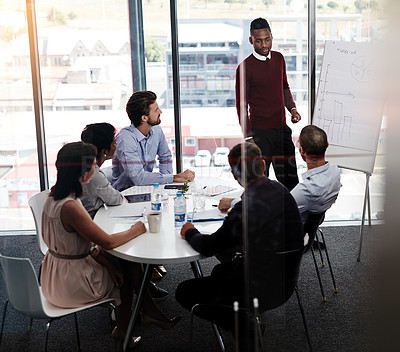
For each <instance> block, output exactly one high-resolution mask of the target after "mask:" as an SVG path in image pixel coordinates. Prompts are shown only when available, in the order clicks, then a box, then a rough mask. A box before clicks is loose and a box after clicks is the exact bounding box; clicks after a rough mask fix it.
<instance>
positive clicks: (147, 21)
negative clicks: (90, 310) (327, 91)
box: [0, 0, 385, 230]
mask: <svg viewBox="0 0 400 352" xmlns="http://www.w3.org/2000/svg"><path fill="white" fill-rule="evenodd" d="M177 7H178V24H179V25H178V41H179V45H178V46H179V62H180V66H179V74H180V93H181V96H180V99H181V115H182V116H181V131H182V141H181V143H182V144H181V145H182V154H183V159H182V162H183V165H182V169H186V168H191V169H193V170H195V171H196V175H199V176H217V177H220V178H231V177H232V176H231V173H230V169H229V165H228V164H227V151H228V150H229V149H230V148H231V147H232V146H233V145H235V144H236V143H238V142H240V141H242V133H241V128H240V126H239V123H238V118H237V114H236V108H235V71H236V67H237V65H238V64H239V63H240V62H241V61H242V60H243V59H244V58H245V57H247V56H248V55H250V54H251V52H252V46H251V45H250V43H249V41H248V37H249V24H250V22H251V20H252V19H254V18H256V17H264V18H266V19H267V20H268V21H269V22H270V25H271V28H272V33H273V47H272V49H273V50H277V51H279V52H281V53H282V54H283V55H284V57H285V60H286V67H287V76H288V80H289V84H290V87H291V91H292V94H293V97H294V100H295V102H296V104H297V108H298V111H299V112H300V114H301V116H302V121H301V122H300V123H298V124H292V123H291V122H290V118H288V125H289V127H291V128H292V130H293V139H294V141H295V142H296V141H297V138H298V135H299V132H300V130H301V128H302V127H304V126H305V125H307V124H309V123H310V122H311V118H312V116H309V112H308V99H309V97H308V51H307V50H308V49H307V48H308V39H307V38H308V18H307V11H308V9H307V1H306V0H259V1H256V0H241V1H240V0H202V1H193V0H187V1H182V2H179V1H178V2H177ZM316 9H317V18H316V21H317V22H316V33H315V34H316V63H317V77H316V79H317V81H318V79H319V75H318V72H319V69H320V66H321V62H322V57H323V50H324V43H325V41H326V40H344V41H368V42H370V41H371V42H373V41H379V40H380V39H381V38H382V36H383V35H384V33H383V31H384V27H385V26H384V24H385V23H384V14H385V9H384V1H383V0H377V1H362V0H357V1H356V0H337V1H318V2H317V6H316ZM169 16H170V12H169V3H168V2H165V1H161V0H146V1H144V2H143V22H144V28H143V33H144V40H145V56H146V85H147V89H148V90H152V91H154V92H156V94H157V96H158V103H159V105H160V107H161V109H162V110H163V114H162V116H161V120H162V123H161V127H162V128H163V130H164V133H165V136H166V138H167V141H168V144H169V146H170V149H171V151H172V152H173V153H174V152H175V144H176V140H175V133H174V128H175V127H174V110H173V107H174V100H173V85H172V58H171V55H172V52H171V25H170V17H169ZM36 20H37V31H38V47H39V55H40V66H41V72H40V73H41V88H42V96H43V110H44V129H45V138H46V151H47V161H48V168H49V181H50V185H52V184H54V182H55V176H56V171H55V167H54V162H55V157H56V153H57V151H58V150H59V149H60V147H61V146H62V145H63V144H65V143H68V142H72V141H77V140H79V139H80V133H81V131H82V129H83V128H84V127H85V125H86V124H88V123H95V122H109V123H111V124H113V125H114V126H115V127H116V129H117V130H119V129H121V128H123V127H125V126H127V125H128V124H129V123H130V122H129V119H128V117H127V115H126V112H125V104H126V102H127V100H128V99H129V97H130V95H131V94H132V71H131V57H130V54H131V49H130V37H129V19H128V4H127V1H126V0H102V1H93V0H86V1H79V2H78V1H75V0H71V1H68V2H61V1H54V0H53V1H50V0H36ZM0 92H1V94H0V131H1V136H2V138H1V139H0V213H1V216H0V230H29V229H33V228H34V223H33V218H32V215H31V212H30V209H29V207H28V200H29V198H30V197H31V196H33V195H34V194H35V193H37V192H39V191H40V183H39V174H38V161H37V160H38V159H37V151H36V132H35V116H34V109H33V93H32V76H31V68H30V51H29V40H28V32H27V19H26V4H25V1H23V0H14V1H12V2H2V3H1V4H0ZM288 115H289V114H288ZM384 146H385V124H384V123H383V124H382V128H381V135H380V138H379V142H378V153H377V158H376V163H375V169H374V172H373V175H372V178H371V181H370V197H371V215H372V218H373V219H374V218H377V219H380V218H381V217H382V213H383V202H384V172H385V165H384ZM296 161H297V166H298V173H299V175H301V174H302V173H303V172H304V171H305V170H306V165H305V163H304V162H303V161H302V160H301V157H300V155H299V153H298V150H297V149H296ZM174 165H175V163H174ZM106 166H110V164H107V165H106ZM271 178H274V175H273V172H272V173H271ZM342 184H343V187H342V189H341V192H340V195H339V198H338V200H337V202H336V204H334V206H333V207H332V208H331V209H330V210H329V212H327V220H332V221H336V220H359V219H360V218H361V212H362V204H363V198H364V191H365V174H363V173H361V172H355V171H352V170H348V169H343V170H342Z"/></svg>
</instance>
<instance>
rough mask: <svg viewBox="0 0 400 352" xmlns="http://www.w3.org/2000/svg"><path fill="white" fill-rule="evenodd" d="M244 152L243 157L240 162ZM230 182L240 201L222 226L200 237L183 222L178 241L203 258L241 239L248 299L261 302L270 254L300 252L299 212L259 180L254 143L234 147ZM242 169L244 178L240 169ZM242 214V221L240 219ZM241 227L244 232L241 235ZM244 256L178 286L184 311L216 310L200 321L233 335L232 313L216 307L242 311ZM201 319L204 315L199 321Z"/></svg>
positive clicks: (261, 166)
mask: <svg viewBox="0 0 400 352" xmlns="http://www.w3.org/2000/svg"><path fill="white" fill-rule="evenodd" d="M243 149H244V153H245V154H244V155H245V158H243V157H242V152H243ZM228 160H229V164H230V166H231V169H232V174H233V176H234V178H235V179H236V180H237V181H238V182H239V184H241V185H242V186H243V187H244V188H245V190H244V192H243V194H242V196H241V200H240V201H239V202H238V203H237V204H236V205H235V206H234V207H233V209H232V210H231V211H230V212H229V214H228V216H227V217H226V219H225V220H224V222H223V224H222V226H221V227H220V228H219V229H218V230H217V231H216V232H214V233H213V234H211V235H202V234H201V233H200V232H199V231H198V230H197V229H196V228H195V227H194V226H193V224H191V223H189V222H187V223H185V224H184V225H183V227H182V230H181V236H182V238H184V239H186V241H188V242H189V243H190V245H191V246H192V247H193V248H194V249H195V250H197V251H198V252H200V253H201V254H203V255H206V256H212V255H215V254H217V253H220V252H224V251H226V250H227V249H230V248H232V247H235V246H242V245H243V239H244V236H247V243H248V244H249V247H248V252H247V253H252V255H251V257H249V263H250V267H249V271H248V272H249V274H250V275H249V277H248V278H249V280H250V291H251V293H252V294H253V295H252V296H251V297H258V298H259V299H260V309H261V310H262V309H263V305H264V304H265V303H263V300H262V297H263V296H264V292H266V291H268V289H270V288H268V287H267V286H268V284H267V283H266V280H265V272H266V269H267V268H268V265H269V264H270V263H271V260H272V258H273V254H274V253H276V252H278V251H284V250H296V249H302V248H303V231H302V228H303V226H302V223H301V219H300V214H299V210H298V208H297V205H296V202H295V200H294V199H293V197H292V196H291V194H290V192H289V191H288V190H287V188H286V187H284V186H283V185H282V184H281V183H279V182H277V181H272V180H270V179H268V178H267V177H266V176H265V175H264V171H265V161H264V160H263V158H262V156H261V151H260V149H259V148H258V147H257V146H256V145H255V144H253V143H243V144H238V145H236V146H235V147H233V148H232V150H231V151H230V153H229V156H228ZM243 164H244V175H242V166H243ZM244 214H245V218H244ZM243 222H245V224H246V230H247V231H246V233H243ZM244 255H245V254H242V253H240V254H239V253H238V255H236V256H235V257H234V258H233V259H232V258H231V260H230V261H226V262H224V263H220V264H218V265H216V266H215V267H214V269H213V270H212V273H211V275H210V276H206V277H201V278H196V279H192V280H187V281H184V282H181V283H180V284H179V286H178V288H177V290H176V293H175V297H176V300H177V301H178V302H179V303H180V304H181V305H182V306H183V307H184V308H186V309H188V310H189V311H190V310H191V309H192V307H193V306H194V305H196V304H210V305H215V309H214V308H213V309H210V311H209V312H208V313H206V314H202V317H203V318H205V319H207V320H209V321H211V322H214V323H216V324H217V325H219V326H221V327H222V328H224V329H227V330H231V331H233V326H234V321H233V311H232V309H229V310H225V309H223V308H221V307H220V306H219V305H226V306H230V307H232V305H233V302H234V301H238V302H239V306H240V307H243V306H244V303H245V302H244V300H245V297H246V294H245V291H244V290H245V285H244V282H245V278H247V277H246V276H244V260H245V258H244ZM204 315H205V316H204Z"/></svg>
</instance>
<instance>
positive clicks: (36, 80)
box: [26, 0, 49, 191]
mask: <svg viewBox="0 0 400 352" xmlns="http://www.w3.org/2000/svg"><path fill="white" fill-rule="evenodd" d="M26 17H27V22H28V34H29V50H30V58H31V71H32V90H33V106H34V112H35V126H36V143H37V154H38V167H39V179H40V190H41V191H44V190H45V189H49V176H48V167H47V154H46V140H45V133H44V117H43V98H42V86H41V78H40V59H39V46H38V36H37V26H36V11H35V0H26Z"/></svg>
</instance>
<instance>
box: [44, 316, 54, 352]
mask: <svg viewBox="0 0 400 352" xmlns="http://www.w3.org/2000/svg"><path fill="white" fill-rule="evenodd" d="M52 321H53V319H50V320H49V321H48V322H47V324H46V341H45V343H44V352H46V351H47V342H48V341H49V331H50V325H51V322H52Z"/></svg>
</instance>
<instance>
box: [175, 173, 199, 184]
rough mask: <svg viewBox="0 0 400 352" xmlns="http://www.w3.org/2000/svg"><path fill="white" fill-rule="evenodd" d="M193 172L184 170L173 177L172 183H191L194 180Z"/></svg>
mask: <svg viewBox="0 0 400 352" xmlns="http://www.w3.org/2000/svg"><path fill="white" fill-rule="evenodd" d="M194 176H195V172H194V171H192V170H185V171H183V172H181V173H180V174H176V175H174V182H186V181H188V182H192V181H193V180H194Z"/></svg>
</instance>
